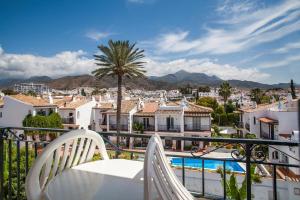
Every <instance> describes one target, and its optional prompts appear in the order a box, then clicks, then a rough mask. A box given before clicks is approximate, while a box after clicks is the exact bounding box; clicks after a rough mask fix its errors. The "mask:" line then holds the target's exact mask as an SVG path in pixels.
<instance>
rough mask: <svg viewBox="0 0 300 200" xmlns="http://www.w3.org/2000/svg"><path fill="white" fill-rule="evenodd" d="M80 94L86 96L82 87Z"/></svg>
mask: <svg viewBox="0 0 300 200" xmlns="http://www.w3.org/2000/svg"><path fill="white" fill-rule="evenodd" d="M80 94H81V96H86V93H85V91H84V89H83V88H82V89H81V91H80Z"/></svg>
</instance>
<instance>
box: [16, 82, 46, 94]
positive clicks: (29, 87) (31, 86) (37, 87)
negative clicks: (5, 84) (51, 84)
mask: <svg viewBox="0 0 300 200" xmlns="http://www.w3.org/2000/svg"><path fill="white" fill-rule="evenodd" d="M14 91H16V92H19V93H28V92H29V91H31V92H34V93H36V94H43V93H48V92H49V88H48V86H47V85H45V84H42V83H19V84H15V86H14Z"/></svg>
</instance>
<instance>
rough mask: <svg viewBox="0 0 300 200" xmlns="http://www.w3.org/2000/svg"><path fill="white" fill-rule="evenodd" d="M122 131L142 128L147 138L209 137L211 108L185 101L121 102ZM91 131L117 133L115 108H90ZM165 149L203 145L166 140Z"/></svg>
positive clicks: (102, 106) (109, 105) (108, 105)
mask: <svg viewBox="0 0 300 200" xmlns="http://www.w3.org/2000/svg"><path fill="white" fill-rule="evenodd" d="M121 109H122V110H121V131H123V132H128V133H132V132H133V130H132V126H133V123H140V124H142V126H143V128H144V131H145V132H146V133H148V134H154V133H157V134H159V135H161V136H195V137H208V136H210V134H211V131H210V130H211V112H212V109H211V108H207V107H203V106H197V105H194V104H192V103H189V102H186V101H179V102H170V103H163V102H162V103H158V102H143V101H141V100H137V101H134V100H124V101H122V108H121ZM93 117H94V119H93V121H94V124H93V125H92V127H93V128H94V130H96V131H116V104H115V103H100V104H98V105H97V107H94V108H93ZM165 145H166V146H167V147H170V148H172V149H179V150H184V147H185V146H191V145H194V146H200V147H203V145H204V144H200V143H197V144H196V143H195V144H194V143H193V144H192V143H191V142H184V141H176V140H174V141H171V140H168V139H166V140H165Z"/></svg>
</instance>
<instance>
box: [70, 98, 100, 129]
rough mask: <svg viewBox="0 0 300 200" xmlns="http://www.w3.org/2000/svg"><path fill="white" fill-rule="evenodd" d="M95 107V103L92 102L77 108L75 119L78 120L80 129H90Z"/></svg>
mask: <svg viewBox="0 0 300 200" xmlns="http://www.w3.org/2000/svg"><path fill="white" fill-rule="evenodd" d="M95 105H96V102H95V101H90V102H88V103H86V104H84V105H81V106H79V107H78V108H76V112H75V119H76V125H79V128H84V129H88V126H89V125H90V124H91V122H92V108H93V107H94V106H95ZM78 114H79V116H78Z"/></svg>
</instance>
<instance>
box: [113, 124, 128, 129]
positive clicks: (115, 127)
mask: <svg viewBox="0 0 300 200" xmlns="http://www.w3.org/2000/svg"><path fill="white" fill-rule="evenodd" d="M120 127H121V130H122V131H128V125H126V124H120ZM109 130H112V131H114V130H117V124H110V125H109Z"/></svg>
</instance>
